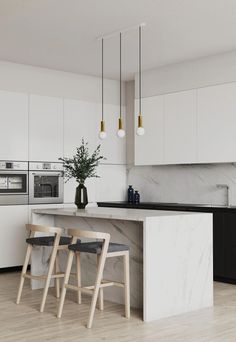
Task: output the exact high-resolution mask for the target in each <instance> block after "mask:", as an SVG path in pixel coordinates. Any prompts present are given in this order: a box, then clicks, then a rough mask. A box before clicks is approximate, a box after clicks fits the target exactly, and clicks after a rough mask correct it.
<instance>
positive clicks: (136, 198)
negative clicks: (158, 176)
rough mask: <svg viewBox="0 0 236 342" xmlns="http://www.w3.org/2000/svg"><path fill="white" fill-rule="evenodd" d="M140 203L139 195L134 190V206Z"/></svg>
mask: <svg viewBox="0 0 236 342" xmlns="http://www.w3.org/2000/svg"><path fill="white" fill-rule="evenodd" d="M139 203H140V194H139V192H138V191H137V190H135V193H134V204H139Z"/></svg>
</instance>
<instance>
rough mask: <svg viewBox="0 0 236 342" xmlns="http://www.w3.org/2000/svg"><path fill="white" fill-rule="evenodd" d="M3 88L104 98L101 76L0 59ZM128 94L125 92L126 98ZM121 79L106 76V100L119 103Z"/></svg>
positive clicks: (1, 87) (57, 94)
mask: <svg viewBox="0 0 236 342" xmlns="http://www.w3.org/2000/svg"><path fill="white" fill-rule="evenodd" d="M0 75H1V77H0V89H1V90H9V91H20V92H26V93H32V94H39V95H47V96H58V97H68V98H72V99H73V98H74V99H79V100H83V101H93V102H100V101H101V79H100V78H98V77H92V76H87V75H79V74H74V73H69V72H62V71H56V70H51V69H46V68H38V67H33V66H30V65H24V64H16V63H9V62H5V61H0ZM124 98H125V96H123V99H124ZM119 101H120V100H119V82H118V81H114V80H108V79H105V80H104V102H105V103H108V104H119V103H120V102H119Z"/></svg>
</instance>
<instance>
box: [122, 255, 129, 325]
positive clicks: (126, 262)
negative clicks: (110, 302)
mask: <svg viewBox="0 0 236 342" xmlns="http://www.w3.org/2000/svg"><path fill="white" fill-rule="evenodd" d="M123 260H124V284H125V287H124V291H125V317H126V318H130V274H129V252H128V251H127V252H126V253H125V255H124V257H123Z"/></svg>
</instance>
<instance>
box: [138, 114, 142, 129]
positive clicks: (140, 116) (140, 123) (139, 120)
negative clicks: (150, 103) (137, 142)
mask: <svg viewBox="0 0 236 342" xmlns="http://www.w3.org/2000/svg"><path fill="white" fill-rule="evenodd" d="M138 127H143V117H142V115H141V114H139V116H138Z"/></svg>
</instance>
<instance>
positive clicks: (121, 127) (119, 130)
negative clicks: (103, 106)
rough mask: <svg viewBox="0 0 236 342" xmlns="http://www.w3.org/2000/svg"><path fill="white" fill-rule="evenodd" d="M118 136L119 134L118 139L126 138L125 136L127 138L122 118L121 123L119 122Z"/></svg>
mask: <svg viewBox="0 0 236 342" xmlns="http://www.w3.org/2000/svg"><path fill="white" fill-rule="evenodd" d="M116 134H117V136H118V138H124V136H125V130H124V128H123V122H122V118H121V117H120V118H119V121H118V131H117V133H116Z"/></svg>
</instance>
